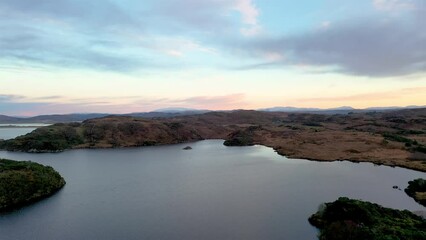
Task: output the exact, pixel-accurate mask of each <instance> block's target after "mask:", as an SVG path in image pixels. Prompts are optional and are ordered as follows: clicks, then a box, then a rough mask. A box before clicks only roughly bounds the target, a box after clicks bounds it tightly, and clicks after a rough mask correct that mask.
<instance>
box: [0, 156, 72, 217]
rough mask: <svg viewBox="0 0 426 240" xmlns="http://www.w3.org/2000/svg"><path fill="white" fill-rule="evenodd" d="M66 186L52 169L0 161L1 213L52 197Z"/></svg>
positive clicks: (34, 164) (4, 160)
mask: <svg viewBox="0 0 426 240" xmlns="http://www.w3.org/2000/svg"><path fill="white" fill-rule="evenodd" d="M64 185H65V180H64V179H63V178H62V177H61V175H59V173H58V172H56V171H55V170H54V169H53V168H52V167H47V166H43V165H41V164H38V163H33V162H18V161H13V160H7V159H0V212H2V211H7V210H11V209H14V208H17V207H21V206H23V205H26V204H29V203H32V202H35V201H37V200H40V199H42V198H45V197H47V196H50V195H52V194H53V193H55V192H56V191H58V190H59V189H61V188H62V187H63V186H64Z"/></svg>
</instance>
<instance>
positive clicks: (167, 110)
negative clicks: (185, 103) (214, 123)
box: [152, 107, 210, 113]
mask: <svg viewBox="0 0 426 240" xmlns="http://www.w3.org/2000/svg"><path fill="white" fill-rule="evenodd" d="M152 112H162V113H178V112H204V113H206V112H210V110H205V109H195V108H173V107H170V108H161V109H156V110H154V111H152Z"/></svg>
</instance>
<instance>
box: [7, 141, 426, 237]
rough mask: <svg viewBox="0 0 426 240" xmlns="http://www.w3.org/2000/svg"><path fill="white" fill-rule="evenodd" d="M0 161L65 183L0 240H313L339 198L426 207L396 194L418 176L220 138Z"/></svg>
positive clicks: (15, 217) (12, 220) (22, 214)
mask: <svg viewBox="0 0 426 240" xmlns="http://www.w3.org/2000/svg"><path fill="white" fill-rule="evenodd" d="M187 145H189V146H191V147H192V148H193V149H192V150H187V151H186V150H182V148H183V147H185V146H187ZM0 157H3V158H10V159H15V160H31V161H35V162H39V163H42V164H45V165H50V166H53V167H54V168H55V169H56V170H58V171H59V172H60V173H61V175H62V176H63V177H64V178H65V179H66V181H67V184H66V186H65V187H64V188H63V189H62V190H61V191H59V192H58V193H57V194H55V195H54V196H52V197H50V198H48V199H46V200H43V201H41V202H38V203H36V204H34V205H31V206H28V207H25V208H22V209H20V210H18V211H15V212H12V213H9V214H5V215H1V216H0V236H1V239H2V240H9V239H10V240H12V239H13V240H19V239H63V240H64V239H76V240H77V239H155V240H161V239H190V240H191V239H212V240H217V239H220V240H226V239H244V240H250V239H271V240H274V239H280V240H282V239H316V235H317V230H316V228H314V227H312V226H310V225H309V223H308V220H307V219H308V217H309V216H310V215H311V214H313V213H315V212H316V210H317V208H318V206H319V205H320V204H321V203H323V202H328V201H334V200H336V199H337V198H338V197H340V196H347V197H350V198H356V199H363V200H367V201H371V202H376V203H379V204H381V205H383V206H386V207H392V208H397V209H409V210H412V211H419V210H420V211H425V210H426V209H425V208H424V207H422V206H421V205H419V204H417V203H416V202H415V201H414V200H412V199H411V198H409V197H408V196H407V195H406V194H405V193H404V191H400V190H395V189H393V188H392V186H394V185H397V186H399V187H400V188H401V189H404V188H405V187H406V186H407V182H408V181H409V180H412V179H415V178H419V177H423V178H424V177H425V174H424V173H421V172H417V171H412V170H407V169H403V168H391V167H386V166H375V165H373V164H370V163H359V164H357V163H351V162H346V161H344V162H327V163H326V162H315V161H307V160H298V159H287V158H285V157H283V156H279V155H278V154H276V153H275V152H274V151H273V149H271V148H267V147H263V146H253V147H225V146H223V141H222V140H206V141H200V142H196V143H191V144H177V145H167V146H157V147H143V148H127V149H97V150H88V149H83V150H71V151H66V152H63V153H56V154H54V153H45V154H29V153H12V152H4V151H3V152H1V151H0Z"/></svg>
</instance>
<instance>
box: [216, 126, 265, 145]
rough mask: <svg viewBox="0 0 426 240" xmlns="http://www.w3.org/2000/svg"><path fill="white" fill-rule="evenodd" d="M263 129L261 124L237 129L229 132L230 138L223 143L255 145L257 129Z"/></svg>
mask: <svg viewBox="0 0 426 240" xmlns="http://www.w3.org/2000/svg"><path fill="white" fill-rule="evenodd" d="M261 129H262V127H261V126H250V127H248V128H246V129H243V130H237V131H235V132H232V133H231V134H229V135H228V139H227V140H226V141H225V142H224V143H223V144H224V145H225V146H253V145H254V134H255V131H256V130H261Z"/></svg>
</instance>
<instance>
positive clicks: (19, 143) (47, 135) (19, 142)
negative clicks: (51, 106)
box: [0, 123, 83, 152]
mask: <svg viewBox="0 0 426 240" xmlns="http://www.w3.org/2000/svg"><path fill="white" fill-rule="evenodd" d="M81 143H83V138H82V136H80V135H79V134H78V133H77V130H76V128H75V125H73V124H61V123H58V124H55V125H51V126H47V127H42V128H37V129H36V130H34V131H33V132H31V133H29V134H27V135H24V136H20V137H17V138H16V139H13V140H7V141H2V142H0V148H2V149H6V150H17V149H19V150H20V151H25V152H56V151H62V150H65V149H69V148H71V147H72V146H74V145H77V144H81Z"/></svg>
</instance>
